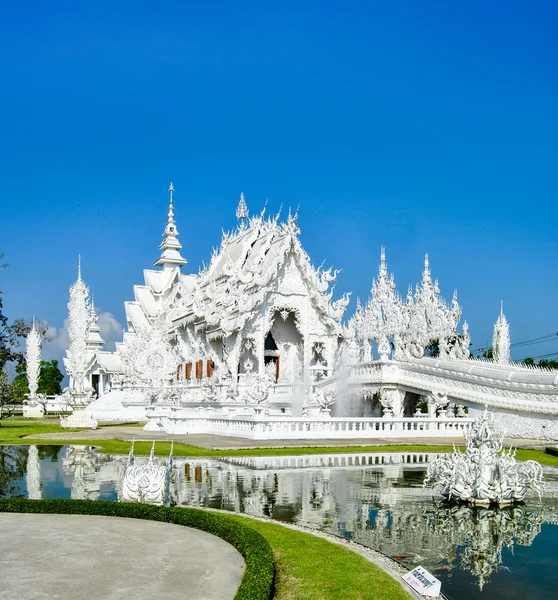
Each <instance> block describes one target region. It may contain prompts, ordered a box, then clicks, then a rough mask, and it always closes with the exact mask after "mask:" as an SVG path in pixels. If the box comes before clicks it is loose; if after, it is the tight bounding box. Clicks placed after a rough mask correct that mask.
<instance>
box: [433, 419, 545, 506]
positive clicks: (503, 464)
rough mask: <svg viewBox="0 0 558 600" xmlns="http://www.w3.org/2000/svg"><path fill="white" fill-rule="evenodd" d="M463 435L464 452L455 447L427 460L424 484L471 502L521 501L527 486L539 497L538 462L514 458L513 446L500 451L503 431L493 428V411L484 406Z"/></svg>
mask: <svg viewBox="0 0 558 600" xmlns="http://www.w3.org/2000/svg"><path fill="white" fill-rule="evenodd" d="M465 437H466V439H467V450H466V451H465V453H463V452H461V451H459V450H458V449H457V448H456V449H454V452H453V454H448V455H445V456H442V457H441V458H438V459H436V460H435V461H433V462H432V463H430V464H429V465H428V471H427V477H426V479H425V481H424V485H432V486H434V487H440V488H441V493H442V495H443V496H445V497H446V498H447V499H448V500H453V499H455V500H458V501H463V502H472V503H473V504H492V503H494V504H511V503H513V502H521V501H522V500H524V498H525V496H526V495H527V492H528V491H529V490H533V491H535V492H536V493H537V494H539V497H540V495H541V493H542V491H543V490H544V484H543V481H542V467H541V465H540V464H539V463H538V462H535V461H533V460H528V461H524V462H517V461H516V460H515V451H514V450H513V449H512V448H509V449H508V450H507V451H503V452H502V448H503V439H504V435H503V434H502V433H497V432H496V431H495V430H494V417H493V415H492V413H489V412H487V411H486V410H485V411H484V413H483V414H482V415H481V416H480V417H479V418H478V419H477V420H476V421H475V423H474V425H473V427H472V429H471V430H469V431H465ZM500 453H501V454H500Z"/></svg>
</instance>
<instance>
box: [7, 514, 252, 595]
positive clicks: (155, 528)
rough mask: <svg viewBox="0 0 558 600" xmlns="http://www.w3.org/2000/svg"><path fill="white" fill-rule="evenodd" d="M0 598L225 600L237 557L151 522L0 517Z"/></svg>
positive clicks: (238, 565)
mask: <svg viewBox="0 0 558 600" xmlns="http://www.w3.org/2000/svg"><path fill="white" fill-rule="evenodd" d="M0 547H1V548H2V568H1V573H2V584H1V586H0V599H2V600H12V599H13V598H18V599H19V600H43V599H45V598H49V599H50V598H56V599H57V600H99V599H100V598H102V599H103V600H122V598H130V599H133V600H153V598H156V599H157V600H180V599H181V598H188V600H214V599H215V600H217V599H219V600H228V599H230V600H232V599H233V598H234V596H235V594H236V591H237V589H238V586H239V584H240V581H241V579H242V576H243V574H244V568H245V564H244V559H243V558H242V556H241V555H240V554H239V553H238V552H237V551H236V550H235V549H234V548H233V547H232V546H231V545H229V544H227V543H226V542H224V541H223V540H221V539H220V538H218V537H215V536H213V535H210V534H208V533H205V532H202V531H198V530H197V529H191V528H189V527H182V526H180V525H171V524H169V523H157V522H155V521H143V520H140V519H122V518H115V517H100V516H81V515H34V514H7V513H0Z"/></svg>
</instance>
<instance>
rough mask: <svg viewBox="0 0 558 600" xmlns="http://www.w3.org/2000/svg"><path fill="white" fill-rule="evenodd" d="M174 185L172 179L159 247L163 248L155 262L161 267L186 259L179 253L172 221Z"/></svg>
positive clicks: (176, 263) (169, 266)
mask: <svg viewBox="0 0 558 600" xmlns="http://www.w3.org/2000/svg"><path fill="white" fill-rule="evenodd" d="M173 192H174V186H173V184H172V181H171V183H170V185H169V211H168V216H167V225H166V227H165V230H164V231H163V241H162V242H161V244H160V245H159V248H160V249H161V250H163V253H162V254H161V256H160V258H159V260H157V261H156V262H155V265H156V266H161V267H163V269H167V268H174V267H181V266H182V265H185V264H186V263H187V262H188V261H187V260H186V259H185V258H182V256H181V255H180V248H182V245H181V244H180V242H179V241H178V230H177V228H176V223H175V221H174V205H173V202H172V193H173Z"/></svg>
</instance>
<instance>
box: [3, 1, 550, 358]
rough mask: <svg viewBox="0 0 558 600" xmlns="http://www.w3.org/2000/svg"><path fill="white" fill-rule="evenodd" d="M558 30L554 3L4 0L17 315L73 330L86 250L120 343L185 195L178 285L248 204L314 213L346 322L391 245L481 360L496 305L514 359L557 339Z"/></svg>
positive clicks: (315, 234) (12, 298)
mask: <svg viewBox="0 0 558 600" xmlns="http://www.w3.org/2000/svg"><path fill="white" fill-rule="evenodd" d="M557 22H558V4H557V3H555V2H552V1H548V2H538V1H530V2H510V1H507V2H492V3H487V2H472V1H470V2H462V3H459V2H451V3H447V2H429V1H424V2H413V1H409V2H398V1H394V2H390V3H388V2H371V1H369V2H350V1H349V2H347V1H346V2H320V3H318V2H293V3H290V2H281V3H274V4H266V3H262V2H238V3H232V2H223V3H216V2H204V3H195V4H194V3H189V2H162V3H157V4H155V3H152V2H149V3H141V2H134V3H123V2H116V3H115V2H111V3H108V2H102V1H99V2H95V3H85V2H75V1H74V2H56V1H53V2H50V3H39V2H36V3H34V2H21V3H15V2H12V3H4V4H3V5H2V8H0V67H1V73H2V83H3V85H2V93H1V94H0V111H1V114H2V116H3V118H2V134H1V136H0V165H1V166H0V169H1V173H2V177H1V185H0V204H1V213H0V215H1V222H0V252H4V253H5V255H6V256H5V260H6V261H7V262H8V263H9V265H10V266H9V268H8V269H7V270H6V271H3V272H2V273H1V275H0V289H1V290H2V291H3V292H4V299H5V308H6V312H7V314H8V316H10V318H15V317H17V316H24V317H30V316H31V315H33V314H35V315H37V316H38V317H40V318H42V319H45V320H47V321H48V323H49V324H50V325H51V326H53V327H55V328H56V329H57V331H59V330H60V328H62V326H63V321H64V319H65V317H66V312H67V309H66V303H67V294H68V286H69V285H70V284H71V283H72V281H73V280H74V279H75V272H76V257H77V254H78V253H81V255H82V257H83V272H84V277H85V279H86V281H87V283H88V284H89V286H90V288H91V290H92V291H93V292H94V294H95V300H96V304H97V306H98V307H99V308H100V309H101V311H103V312H104V313H111V314H112V315H113V316H114V318H115V320H116V321H115V322H117V323H120V324H123V323H124V320H125V319H124V307H123V301H124V300H126V299H132V297H133V292H132V286H133V285H134V284H139V283H142V279H143V278H142V269H144V268H146V267H150V265H151V264H152V262H153V261H154V260H156V259H157V257H158V255H159V251H158V244H159V242H160V239H161V238H160V236H161V233H162V231H163V228H164V223H165V218H166V208H167V201H168V194H167V188H168V184H169V181H171V180H172V181H173V183H174V185H175V189H176V191H175V203H176V218H177V222H178V227H179V231H180V233H181V238H180V239H181V241H182V244H183V246H184V250H183V254H184V255H185V256H186V257H187V258H188V260H189V265H187V266H186V267H185V269H184V270H185V271H188V270H191V271H197V270H198V267H199V266H200V265H201V263H202V261H204V260H205V261H207V260H208V259H209V256H210V252H211V248H212V247H213V246H215V245H217V244H218V243H219V241H220V235H221V233H220V232H221V228H222V227H223V228H224V229H230V228H231V227H233V226H234V225H235V217H234V211H235V208H236V204H237V202H238V195H239V193H240V191H244V193H245V195H246V199H247V202H248V205H249V208H250V209H251V211H252V212H256V211H260V210H261V208H262V206H263V204H264V202H265V199H266V198H269V204H268V206H269V210H271V211H273V212H275V211H276V210H278V208H279V206H280V205H281V204H283V205H284V206H285V207H288V206H292V207H293V208H296V206H298V205H299V204H300V221H299V223H300V227H301V229H302V233H301V239H302V242H303V244H304V246H305V248H306V250H307V251H308V253H309V255H310V257H311V258H312V260H313V262H314V263H315V264H320V263H321V262H322V261H323V260H325V261H326V265H333V266H334V267H335V268H340V269H342V272H341V274H340V276H339V280H338V284H337V288H336V290H337V291H338V292H339V294H340V293H341V292H343V291H352V292H353V301H352V303H351V305H350V306H349V309H348V312H347V315H348V316H349V315H350V314H351V313H352V311H353V310H354V306H355V303H354V300H355V299H356V297H357V296H359V297H361V298H363V299H365V298H367V296H368V293H369V290H370V285H371V280H372V277H373V276H374V275H375V274H376V272H377V266H378V261H379V253H380V246H382V245H384V246H386V252H387V259H388V267H389V269H390V270H391V271H393V272H394V273H395V279H396V283H397V285H398V288H399V290H400V291H401V292H402V293H403V294H405V293H406V289H407V286H408V285H409V284H410V283H413V284H414V283H416V282H418V281H419V279H420V274H421V269H422V263H423V259H424V253H425V252H428V253H429V255H430V259H431V267H432V271H433V274H434V276H435V277H437V278H438V279H439V281H440V286H441V289H442V292H443V295H444V296H445V297H446V298H447V299H448V300H449V299H450V298H451V294H452V293H453V289H454V288H457V289H458V292H459V300H460V303H461V305H462V306H463V316H464V318H465V319H467V321H468V322H469V325H470V332H471V335H472V340H473V345H474V346H475V347H480V346H485V345H486V344H487V343H490V339H491V336H492V326H493V323H494V321H495V319H496V316H497V314H498V311H499V306H500V300H501V299H502V300H504V307H505V312H506V315H507V316H508V318H509V320H510V323H511V331H512V342H513V341H522V340H526V339H531V338H534V337H537V336H541V335H544V334H547V333H549V332H553V331H558V310H557V307H558V268H557V267H558V235H557V232H556V227H557V213H558V209H557V196H558V194H557V192H558V180H557V168H556V165H557V164H558V148H557V142H556V140H557V139H558V119H557V116H556V106H558V76H557V73H558V42H557V40H556V35H555V26H556V23H557ZM113 325H114V324H113ZM113 329H114V330H115V331H116V330H117V329H118V324H116V325H114V327H113ZM557 337H558V336H557ZM553 351H558V341H556V340H554V341H552V342H550V343H546V344H544V345H540V346H533V347H530V348H529V349H528V352H527V351H525V350H522V351H520V349H517V351H516V353H515V358H522V357H523V356H525V355H527V354H531V355H536V354H545V353H550V352H553Z"/></svg>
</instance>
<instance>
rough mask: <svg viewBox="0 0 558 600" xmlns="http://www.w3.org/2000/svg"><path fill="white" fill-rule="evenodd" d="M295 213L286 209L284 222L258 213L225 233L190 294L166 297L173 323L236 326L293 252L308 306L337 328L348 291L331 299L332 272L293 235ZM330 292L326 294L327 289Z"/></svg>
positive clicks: (271, 288)
mask: <svg viewBox="0 0 558 600" xmlns="http://www.w3.org/2000/svg"><path fill="white" fill-rule="evenodd" d="M299 232H300V230H299V228H298V225H297V217H296V216H294V217H293V216H292V215H291V214H290V213H289V216H288V219H287V222H286V223H280V222H279V215H277V216H276V217H275V218H267V219H266V218H264V216H263V214H262V215H259V216H256V217H252V218H251V219H249V221H248V224H247V225H246V224H245V223H244V221H243V222H242V223H241V226H240V227H239V228H238V229H237V230H235V231H234V232H232V233H228V234H227V233H224V234H223V239H222V242H221V247H220V249H219V250H218V251H215V252H214V253H213V256H212V258H211V262H210V264H209V266H208V267H207V268H206V269H205V270H203V271H202V272H201V273H200V274H199V276H198V279H197V286H196V289H195V291H194V293H193V294H181V296H180V298H176V297H173V295H172V294H171V296H169V302H168V307H169V315H170V318H171V319H172V320H173V321H175V322H177V321H182V322H200V321H203V322H205V324H206V325H207V327H209V328H212V329H214V328H220V329H221V330H222V333H223V334H224V335H229V334H230V333H232V332H233V331H236V330H240V329H242V327H243V326H244V324H245V323H246V321H247V320H248V319H249V318H250V317H251V316H252V315H253V313H254V311H255V310H256V309H257V308H258V307H259V306H260V305H261V304H262V303H263V302H264V300H265V298H266V296H267V294H269V293H270V292H271V291H274V289H275V287H276V286H277V283H278V276H279V273H280V270H281V269H282V267H284V266H285V264H286V262H287V260H288V259H289V257H292V259H293V261H294V263H295V264H296V266H297V268H298V270H299V272H300V274H301V277H302V279H303V281H304V282H305V284H306V289H307V293H308V295H309V296H310V299H311V302H312V304H313V306H314V307H315V308H316V310H317V311H318V312H320V313H321V315H322V317H323V319H324V321H325V323H326V324H327V325H328V326H330V328H332V329H334V330H337V329H339V330H340V320H341V317H342V316H343V313H344V310H345V308H346V306H347V304H348V296H345V297H344V298H342V299H341V300H338V301H337V302H331V296H332V290H330V283H331V282H333V281H335V278H336V275H337V273H336V272H335V273H332V271H331V269H329V270H327V271H322V270H321V269H315V268H314V267H313V266H312V265H311V263H310V259H309V257H308V255H307V254H306V252H305V251H304V250H303V248H302V246H301V244H300V240H299V238H298V234H299ZM328 292H329V293H328Z"/></svg>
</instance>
